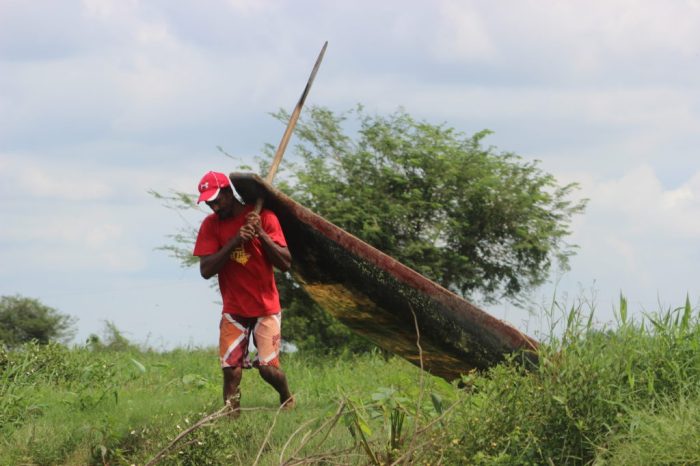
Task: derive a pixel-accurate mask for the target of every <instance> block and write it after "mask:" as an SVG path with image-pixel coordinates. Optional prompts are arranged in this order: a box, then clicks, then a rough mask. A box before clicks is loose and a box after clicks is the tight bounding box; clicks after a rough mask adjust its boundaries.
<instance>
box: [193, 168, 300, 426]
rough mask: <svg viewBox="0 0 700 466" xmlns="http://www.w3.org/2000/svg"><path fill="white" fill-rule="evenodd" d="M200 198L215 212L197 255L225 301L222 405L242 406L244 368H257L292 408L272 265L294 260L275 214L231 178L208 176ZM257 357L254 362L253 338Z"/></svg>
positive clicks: (287, 264) (281, 266) (199, 239)
mask: <svg viewBox="0 0 700 466" xmlns="http://www.w3.org/2000/svg"><path fill="white" fill-rule="evenodd" d="M198 188H199V193H200V195H199V199H198V201H197V203H200V202H202V201H204V202H206V204H207V205H208V206H209V207H210V208H211V209H212V211H213V213H212V214H210V215H208V216H207V217H206V218H205V219H204V221H203V222H202V225H201V226H200V229H199V234H198V235H197V241H196V242H195V246H194V251H193V255H195V256H198V257H199V269H200V273H201V274H202V277H204V278H205V279H209V278H211V277H213V276H214V275H217V276H218V280H219V289H220V291H221V297H222V299H223V309H222V316H221V323H220V326H219V356H220V359H221V367H222V370H223V376H224V387H223V395H224V403H230V405H231V408H232V409H233V410H234V413H236V412H237V411H238V409H239V408H240V388H239V385H240V382H241V377H242V375H243V369H244V368H250V367H257V368H258V370H259V372H260V375H261V377H262V378H263V379H264V380H265V381H266V382H267V383H269V384H270V385H272V386H273V387H274V388H275V390H277V392H278V393H279V396H280V404H281V405H282V406H283V407H284V408H287V409H289V408H292V407H293V406H294V397H293V396H292V394H291V392H290V391H289V387H288V385H287V378H286V376H285V374H284V372H283V371H282V370H281V369H280V365H279V351H280V344H281V339H282V336H281V318H282V314H281V307H280V302H279V293H278V292H277V286H276V284H275V277H274V273H273V266H274V267H276V268H277V269H279V270H281V271H286V270H288V269H289V267H290V266H291V262H292V257H291V254H290V253H289V249H287V242H286V240H285V238H284V234H283V232H282V228H281V226H280V223H279V220H278V219H277V216H275V214H274V213H273V212H271V211H269V210H267V209H262V210H261V211H260V213H259V214H258V213H257V212H256V209H255V206H253V205H246V203H245V202H244V201H243V198H242V197H241V196H240V195H239V194H238V192H237V191H236V188H235V187H234V186H233V184H232V183H231V181H230V180H229V178H228V177H227V176H226V175H224V174H223V173H218V172H212V171H210V172H208V173H207V174H205V175H204V177H203V178H202V179H201V181H200V182H199V187H198ZM251 335H252V336H253V342H254V343H255V346H256V347H257V350H258V352H257V356H256V357H255V359H254V360H253V361H250V359H249V355H248V344H249V338H250V336H251Z"/></svg>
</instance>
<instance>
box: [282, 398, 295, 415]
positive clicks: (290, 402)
mask: <svg viewBox="0 0 700 466" xmlns="http://www.w3.org/2000/svg"><path fill="white" fill-rule="evenodd" d="M296 405H297V400H296V399H295V398H294V395H290V396H289V398H287V399H286V400H284V401H283V402H282V405H281V408H280V409H282V411H291V410H293V409H294V407H295V406H296Z"/></svg>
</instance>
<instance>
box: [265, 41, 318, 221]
mask: <svg viewBox="0 0 700 466" xmlns="http://www.w3.org/2000/svg"><path fill="white" fill-rule="evenodd" d="M326 47H328V41H326V42H325V43H324V44H323V48H322V49H321V53H319V54H318V58H317V59H316V64H315V65H314V68H313V70H312V71H311V76H309V80H308V81H307V82H306V87H305V88H304V92H302V93H301V97H300V98H299V102H297V105H296V107H294V111H293V112H292V116H290V117H289V122H288V123H287V128H286V129H285V130H284V134H283V135H282V140H281V141H280V144H279V146H278V147H277V152H275V158H274V159H272V165H270V171H269V172H267V176H266V177H265V181H267V182H268V183H270V184H272V180H273V178H274V177H275V174H276V173H277V169H278V168H279V166H280V162H282V156H283V155H284V151H285V150H286V149H287V144H289V139H290V138H291V137H292V132H293V131H294V127H295V126H296V124H297V120H298V119H299V115H300V114H301V108H302V107H303V106H304V102H305V101H306V96H307V95H309V91H310V90H311V85H312V84H313V82H314V78H316V73H317V72H318V69H319V67H320V66H321V61H322V60H323V55H324V54H325V53H326ZM262 205H263V198H258V200H257V202H256V203H255V212H257V213H260V210H261V209H262Z"/></svg>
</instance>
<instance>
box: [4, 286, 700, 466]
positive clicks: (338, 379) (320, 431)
mask: <svg viewBox="0 0 700 466" xmlns="http://www.w3.org/2000/svg"><path fill="white" fill-rule="evenodd" d="M626 305H627V304H626V301H625V300H624V298H622V299H621V301H620V308H619V311H618V312H619V314H618V323H617V326H615V327H614V328H613V327H611V328H605V327H602V328H599V327H596V326H595V325H593V319H592V318H591V315H590V314H589V313H587V312H584V311H583V310H582V308H581V306H579V305H576V306H573V307H572V308H569V309H567V310H565V309H561V310H558V311H557V312H559V311H561V313H562V315H561V316H558V319H559V320H561V322H563V323H564V324H565V328H564V329H563V331H562V332H557V333H556V334H554V335H555V336H554V337H552V338H550V339H549V340H547V341H545V342H544V343H543V344H542V346H541V348H540V351H539V360H538V362H537V363H536V364H535V365H533V366H523V364H522V363H521V362H520V361H519V360H518V359H517V357H514V358H512V359H511V360H510V361H508V362H507V363H505V364H502V365H500V366H497V367H494V368H492V369H491V370H490V371H488V372H486V373H471V374H465V376H464V377H463V380H462V382H463V383H462V384H461V385H462V386H464V387H466V388H463V389H460V388H458V387H457V386H456V385H450V384H447V383H446V382H445V381H443V380H440V379H437V378H433V377H431V376H429V375H427V374H421V373H420V370H419V369H418V368H416V367H415V366H413V365H411V364H409V363H407V362H405V361H403V360H399V359H396V358H390V359H388V360H387V359H385V358H383V357H381V356H380V354H379V353H377V352H371V353H368V354H364V355H359V356H358V355H350V354H343V355H340V356H338V357H334V358H329V357H326V356H324V355H320V354H317V353H306V352H304V351H303V350H302V351H300V352H298V353H294V354H292V355H289V354H285V355H283V361H282V364H283V367H284V368H285V371H286V373H287V376H288V378H289V380H290V383H291V386H292V388H293V389H294V391H295V395H296V396H297V401H298V405H297V409H296V410H294V411H291V412H283V413H280V412H278V410H277V408H278V403H279V400H278V397H277V396H276V393H275V392H274V390H273V389H271V388H270V387H269V386H268V385H266V384H265V383H264V382H263V381H262V380H261V378H260V377H259V376H258V375H257V374H256V373H255V371H246V372H245V375H244V377H243V382H242V393H243V398H242V406H243V408H244V411H243V414H242V415H241V417H240V418H239V419H237V420H235V421H229V420H228V419H219V420H217V421H215V422H211V423H209V424H207V425H206V426H205V427H202V428H201V429H200V430H197V431H194V432H192V433H191V434H189V435H188V436H187V437H185V438H184V439H183V440H182V442H180V443H178V444H176V445H175V446H174V448H172V449H171V450H169V451H168V452H167V454H166V455H165V457H164V458H163V461H162V464H182V465H185V464H259V465H271V464H287V465H292V464H324V463H325V464H368V463H369V464H389V463H391V462H397V464H477V465H479V464H483V465H487V464H488V465H493V464H501V465H528V464H530V465H534V464H537V465H539V464H557V465H559V464H561V465H586V464H599V465H608V464H696V463H697V462H698V460H699V459H700V457H699V456H698V447H697V442H696V441H695V439H696V438H697V435H698V432H700V427H699V426H700V402H699V400H700V390H699V389H698V387H699V386H700V319H699V315H698V311H697V310H693V309H692V308H691V306H690V303H689V302H688V301H686V304H685V305H684V306H681V307H679V308H677V309H668V310H665V311H661V312H659V313H656V314H650V315H647V316H645V317H644V319H643V320H641V321H640V322H635V321H633V320H632V319H630V318H629V316H628V315H627V311H626ZM591 312H592V311H591ZM220 382H221V373H220V369H219V367H218V364H217V358H216V351H215V350H214V349H207V350H175V351H170V352H165V353H155V352H150V351H140V350H138V349H135V348H132V349H129V350H125V351H113V350H110V349H102V350H100V351H94V350H91V349H89V348H86V347H85V348H71V349H69V348H66V347H64V346H62V345H58V344H49V345H39V344H37V343H36V342H33V343H29V344H25V345H22V346H20V347H18V348H16V349H14V350H6V349H5V350H2V351H0V442H1V443H2V445H3V448H2V449H0V464H107V463H109V464H145V463H147V462H148V460H149V459H150V458H153V457H154V455H155V454H156V453H157V452H159V451H161V450H162V449H163V448H164V447H165V446H167V445H169V444H170V442H171V441H172V440H173V439H175V438H176V436H178V435H179V434H181V433H182V432H183V431H184V430H185V429H188V428H189V427H191V426H193V425H194V424H195V423H196V422H197V421H198V420H199V419H202V418H204V417H205V416H206V415H207V414H209V413H212V412H215V411H217V410H218V409H219V408H220V407H221V386H220Z"/></svg>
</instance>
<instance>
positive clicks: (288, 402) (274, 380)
mask: <svg viewBox="0 0 700 466" xmlns="http://www.w3.org/2000/svg"><path fill="white" fill-rule="evenodd" d="M259 370H260V376H261V377H262V378H263V380H265V382H267V383H269V384H270V385H272V386H273V387H274V389H275V390H277V393H279V394H280V404H281V405H283V406H285V407H287V408H293V407H294V397H293V396H292V393H291V392H290V391H289V386H288V385H287V376H285V375H284V372H282V370H281V369H278V368H276V367H274V366H260V367H259Z"/></svg>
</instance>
